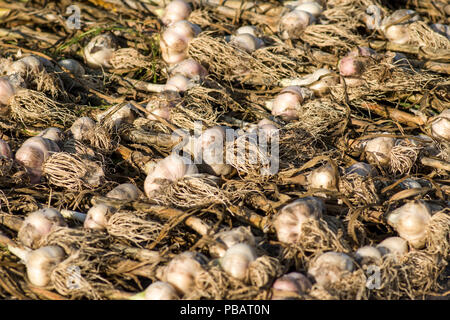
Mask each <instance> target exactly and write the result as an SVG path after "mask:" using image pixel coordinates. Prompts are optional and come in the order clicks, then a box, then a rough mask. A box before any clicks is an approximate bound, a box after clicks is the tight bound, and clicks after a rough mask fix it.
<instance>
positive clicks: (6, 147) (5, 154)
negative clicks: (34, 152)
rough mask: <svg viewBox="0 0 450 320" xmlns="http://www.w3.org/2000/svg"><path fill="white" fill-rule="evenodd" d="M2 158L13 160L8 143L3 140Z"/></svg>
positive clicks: (0, 154) (0, 142)
mask: <svg viewBox="0 0 450 320" xmlns="http://www.w3.org/2000/svg"><path fill="white" fill-rule="evenodd" d="M0 157H4V158H8V159H9V158H11V148H10V147H9V144H8V142H6V141H5V140H3V139H0Z"/></svg>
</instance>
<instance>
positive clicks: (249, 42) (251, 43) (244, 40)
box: [229, 33, 262, 53]
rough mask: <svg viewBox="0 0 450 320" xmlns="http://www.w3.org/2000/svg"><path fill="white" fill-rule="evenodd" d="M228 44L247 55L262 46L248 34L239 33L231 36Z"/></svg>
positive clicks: (259, 41)
mask: <svg viewBox="0 0 450 320" xmlns="http://www.w3.org/2000/svg"><path fill="white" fill-rule="evenodd" d="M229 43H230V44H232V45H234V46H236V47H238V48H239V49H241V50H244V51H245V52H247V53H252V52H253V51H255V50H257V49H259V48H261V46H262V43H261V40H260V39H258V38H257V37H255V36H253V35H251V34H250V33H241V34H237V35H235V36H231V38H230V42H229Z"/></svg>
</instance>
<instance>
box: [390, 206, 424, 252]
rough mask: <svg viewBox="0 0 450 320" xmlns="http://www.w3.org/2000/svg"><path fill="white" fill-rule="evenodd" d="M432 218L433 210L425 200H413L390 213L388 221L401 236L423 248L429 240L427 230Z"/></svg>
mask: <svg viewBox="0 0 450 320" xmlns="http://www.w3.org/2000/svg"><path fill="white" fill-rule="evenodd" d="M430 220H431V210H430V208H429V207H428V205H427V204H426V203H425V202H424V201H418V200H416V201H412V202H408V203H407V204H405V205H403V206H401V207H400V208H398V209H396V210H394V211H392V212H391V213H389V214H388V217H387V221H388V223H389V224H390V225H391V226H392V227H394V229H395V230H396V231H397V232H398V234H399V235H400V237H402V238H403V239H405V240H406V241H408V243H409V244H410V245H411V246H412V247H414V248H416V249H421V248H423V247H424V246H425V244H426V241H427V230H428V225H429V223H430Z"/></svg>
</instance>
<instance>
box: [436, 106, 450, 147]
mask: <svg viewBox="0 0 450 320" xmlns="http://www.w3.org/2000/svg"><path fill="white" fill-rule="evenodd" d="M431 134H432V136H433V137H435V138H438V139H444V140H447V141H450V109H445V110H444V111H442V112H441V114H440V115H438V116H437V117H435V118H434V120H433V121H432V122H431Z"/></svg>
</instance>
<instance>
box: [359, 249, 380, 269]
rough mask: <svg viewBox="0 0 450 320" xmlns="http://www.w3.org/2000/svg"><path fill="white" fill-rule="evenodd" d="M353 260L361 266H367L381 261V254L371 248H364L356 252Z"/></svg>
mask: <svg viewBox="0 0 450 320" xmlns="http://www.w3.org/2000/svg"><path fill="white" fill-rule="evenodd" d="M355 260H356V262H358V263H359V264H361V265H369V264H373V263H378V262H380V261H381V252H380V251H379V250H378V249H377V248H375V247H372V246H364V247H361V248H359V249H358V250H356V252H355Z"/></svg>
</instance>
